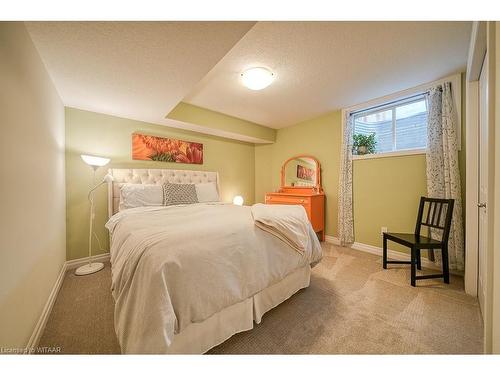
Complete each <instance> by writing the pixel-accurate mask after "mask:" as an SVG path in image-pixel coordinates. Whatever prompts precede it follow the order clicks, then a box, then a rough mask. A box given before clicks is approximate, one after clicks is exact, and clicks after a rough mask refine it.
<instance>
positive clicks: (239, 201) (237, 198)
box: [233, 195, 244, 206]
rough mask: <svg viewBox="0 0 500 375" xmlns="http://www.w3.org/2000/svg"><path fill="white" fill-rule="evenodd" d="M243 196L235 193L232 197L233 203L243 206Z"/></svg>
mask: <svg viewBox="0 0 500 375" xmlns="http://www.w3.org/2000/svg"><path fill="white" fill-rule="evenodd" d="M243 203H244V201H243V197H242V196H241V195H237V196H235V197H234V198H233V204H235V205H237V206H243Z"/></svg>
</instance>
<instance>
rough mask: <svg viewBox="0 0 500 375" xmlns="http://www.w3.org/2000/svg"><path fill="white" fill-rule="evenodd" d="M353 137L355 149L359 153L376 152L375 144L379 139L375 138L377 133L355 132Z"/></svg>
mask: <svg viewBox="0 0 500 375" xmlns="http://www.w3.org/2000/svg"><path fill="white" fill-rule="evenodd" d="M352 138H353V141H354V142H353V145H352V146H353V151H356V154H357V155H365V154H374V153H375V146H376V145H377V141H376V139H375V133H371V134H370V135H365V134H354V136H353V137H352Z"/></svg>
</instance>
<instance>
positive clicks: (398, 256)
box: [325, 236, 463, 276]
mask: <svg viewBox="0 0 500 375" xmlns="http://www.w3.org/2000/svg"><path fill="white" fill-rule="evenodd" d="M325 241H326V242H328V243H331V244H332V245H337V246H340V240H339V239H338V238H337V237H334V236H325ZM349 247H350V248H351V249H354V250H359V251H364V252H365V253H370V254H373V255H378V256H380V257H382V252H383V249H382V248H381V247H378V246H372V245H367V244H364V243H361V242H354V243H353V244H352V245H350V246H349ZM387 258H388V259H392V260H410V255H409V254H405V253H402V252H400V251H395V250H391V249H387ZM422 266H423V267H425V268H429V269H433V270H441V266H440V265H438V264H436V263H434V262H431V261H430V260H429V259H427V258H424V257H422ZM450 273H452V274H454V275H460V276H463V273H462V272H460V271H455V270H450Z"/></svg>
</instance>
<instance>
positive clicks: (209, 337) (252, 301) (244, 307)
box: [165, 265, 311, 354]
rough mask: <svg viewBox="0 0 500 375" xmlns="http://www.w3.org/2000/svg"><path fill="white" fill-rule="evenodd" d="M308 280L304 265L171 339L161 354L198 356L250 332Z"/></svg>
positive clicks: (307, 282) (308, 271)
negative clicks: (241, 333) (164, 351)
mask: <svg viewBox="0 0 500 375" xmlns="http://www.w3.org/2000/svg"><path fill="white" fill-rule="evenodd" d="M310 279H311V267H310V266H309V265H307V266H305V267H302V268H299V269H297V270H296V271H294V272H292V273H291V274H289V275H288V276H287V277H285V278H284V279H283V280H281V281H279V282H278V283H276V284H273V285H271V286H269V287H267V288H266V289H264V290H262V291H260V292H259V293H257V294H255V295H254V296H253V297H250V298H247V299H246V300H244V301H241V302H239V303H236V304H234V305H232V306H229V307H226V308H225V309H224V310H221V311H219V312H218V313H216V314H214V315H212V316H211V317H210V318H208V319H206V320H204V321H203V322H201V323H192V324H190V325H189V326H187V327H186V328H185V329H184V330H183V331H182V332H181V333H179V334H177V335H175V336H174V340H173V342H172V345H170V346H169V347H168V350H167V352H166V353H165V354H202V353H205V352H207V351H208V350H210V349H212V348H213V347H215V346H217V345H219V344H221V343H223V342H224V341H226V340H227V339H228V338H230V337H231V336H233V335H235V334H236V333H239V332H243V331H249V330H251V329H252V328H253V324H254V321H255V322H256V323H257V324H259V323H260V322H261V321H262V316H263V315H264V314H265V313H266V312H268V311H269V310H271V309H272V308H274V307H276V306H278V305H279V304H280V303H282V302H283V301H285V300H287V299H288V298H290V297H291V296H292V295H294V294H295V293H297V292H298V291H299V290H300V289H304V288H307V287H308V286H309V282H310Z"/></svg>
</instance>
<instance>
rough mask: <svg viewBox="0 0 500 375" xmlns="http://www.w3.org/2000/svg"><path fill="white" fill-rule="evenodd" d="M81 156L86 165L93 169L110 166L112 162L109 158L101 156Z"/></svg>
mask: <svg viewBox="0 0 500 375" xmlns="http://www.w3.org/2000/svg"><path fill="white" fill-rule="evenodd" d="M80 156H81V158H82V160H83V161H84V162H85V163H87V164H88V165H91V166H92V167H102V166H104V165H106V164H108V163H109V161H110V160H111V159H108V158H101V157H100V156H93V155H80Z"/></svg>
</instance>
